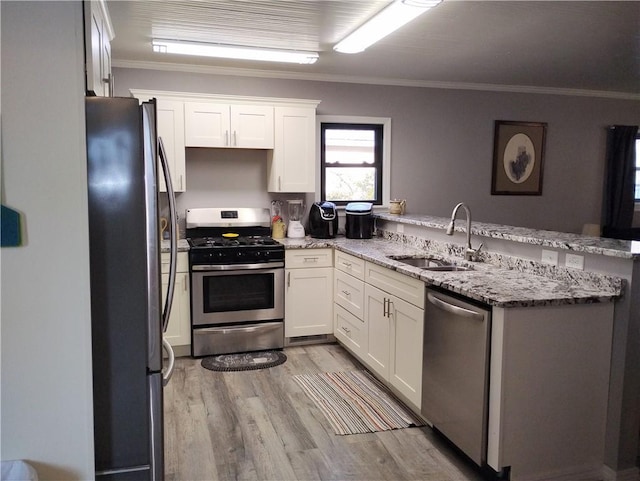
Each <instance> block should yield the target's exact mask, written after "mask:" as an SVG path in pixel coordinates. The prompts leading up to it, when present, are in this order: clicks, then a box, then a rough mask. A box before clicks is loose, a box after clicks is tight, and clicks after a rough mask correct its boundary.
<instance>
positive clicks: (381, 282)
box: [364, 262, 425, 309]
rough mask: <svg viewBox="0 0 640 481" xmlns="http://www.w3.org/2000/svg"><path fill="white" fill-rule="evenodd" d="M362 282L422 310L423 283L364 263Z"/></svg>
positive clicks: (375, 265) (390, 270)
mask: <svg viewBox="0 0 640 481" xmlns="http://www.w3.org/2000/svg"><path fill="white" fill-rule="evenodd" d="M364 280H365V282H367V283H368V284H371V285H372V286H375V287H377V288H378V289H382V290H383V291H385V292H388V293H389V294H393V295H394V296H397V297H399V298H400V299H404V300H405V301H407V302H410V303H411V304H413V305H414V306H418V307H419V308H421V309H424V296H425V293H424V282H422V281H420V280H418V279H414V278H413V277H409V276H405V275H404V274H400V273H399V272H396V271H394V270H392V269H387V268H386V267H381V266H379V265H377V264H373V263H371V262H366V263H365V272H364Z"/></svg>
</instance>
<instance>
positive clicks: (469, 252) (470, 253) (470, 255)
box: [447, 202, 482, 261]
mask: <svg viewBox="0 0 640 481" xmlns="http://www.w3.org/2000/svg"><path fill="white" fill-rule="evenodd" d="M460 207H462V208H463V209H464V211H465V213H466V214H467V247H466V249H465V251H464V258H465V260H467V261H475V260H476V259H477V257H476V256H477V254H478V252H479V251H480V249H481V248H482V244H480V245H479V246H478V248H477V249H474V248H472V247H471V211H470V210H469V207H467V205H466V204H465V203H464V202H460V203H459V204H458V205H456V206H455V207H454V208H453V212H452V213H451V222H449V224H448V225H447V235H453V229H454V227H455V223H456V214H457V213H458V209H460Z"/></svg>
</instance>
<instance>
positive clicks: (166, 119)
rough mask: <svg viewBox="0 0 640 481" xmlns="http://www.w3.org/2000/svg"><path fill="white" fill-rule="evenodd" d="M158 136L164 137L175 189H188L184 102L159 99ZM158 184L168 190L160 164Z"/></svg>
mask: <svg viewBox="0 0 640 481" xmlns="http://www.w3.org/2000/svg"><path fill="white" fill-rule="evenodd" d="M157 122H158V136H159V137H162V143H163V144H164V148H165V152H166V153H167V160H168V162H169V171H170V172H171V181H172V182H173V190H174V191H176V192H184V191H185V190H187V183H186V180H187V176H186V168H185V166H186V162H185V143H184V103H183V102H180V101H176V100H165V99H158V103H157ZM158 186H159V190H160V192H166V191H167V186H166V185H165V182H164V176H163V175H162V166H161V165H160V164H158Z"/></svg>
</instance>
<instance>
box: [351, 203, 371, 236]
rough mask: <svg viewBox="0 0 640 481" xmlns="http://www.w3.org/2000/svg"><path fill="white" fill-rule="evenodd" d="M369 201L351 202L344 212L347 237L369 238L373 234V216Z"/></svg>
mask: <svg viewBox="0 0 640 481" xmlns="http://www.w3.org/2000/svg"><path fill="white" fill-rule="evenodd" d="M372 210H373V204H371V202H351V203H349V204H347V207H346V208H345V213H346V216H347V221H346V225H345V228H346V235H347V239H371V237H372V236H373V216H372V215H371V212H372Z"/></svg>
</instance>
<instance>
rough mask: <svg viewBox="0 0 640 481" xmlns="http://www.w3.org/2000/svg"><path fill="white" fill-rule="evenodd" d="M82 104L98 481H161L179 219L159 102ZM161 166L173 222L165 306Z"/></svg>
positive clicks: (99, 100)
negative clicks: (167, 335) (160, 131)
mask: <svg viewBox="0 0 640 481" xmlns="http://www.w3.org/2000/svg"><path fill="white" fill-rule="evenodd" d="M85 108H86V109H85V110H86V126H87V129H86V141H87V176H88V179H87V180H88V193H89V246H90V268H91V270H90V274H91V326H92V354H93V356H92V362H93V404H94V440H95V469H96V479H98V480H105V481H106V480H110V481H111V480H113V481H130V480H154V481H162V480H163V479H164V466H163V463H164V457H163V412H162V411H163V400H162V391H163V386H164V384H166V382H168V379H169V377H170V376H171V371H172V369H173V352H172V351H171V346H169V344H168V343H167V342H166V341H164V339H163V335H162V334H163V331H165V330H166V326H167V323H168V319H169V313H170V310H171V301H172V298H173V286H174V285H175V266H176V222H175V220H176V217H175V200H174V197H173V189H172V188H171V181H170V178H169V175H168V174H169V170H168V167H167V163H166V157H165V156H164V149H163V147H162V140H161V139H158V138H157V134H156V106H155V101H153V100H152V101H150V102H144V103H143V104H142V105H139V102H138V100H136V99H133V98H101V97H87V98H86V102H85ZM158 158H160V160H161V161H162V163H161V165H162V166H163V168H162V169H158V167H157V166H158V162H157V160H158ZM158 170H161V172H160V175H163V174H164V175H165V178H166V185H167V195H168V203H169V210H170V217H171V220H170V222H169V230H170V234H171V241H170V244H171V268H170V283H169V290H168V293H167V297H166V301H165V303H164V305H162V302H161V300H162V293H161V280H160V236H159V219H158V204H159V195H160V194H159V193H158V188H157V186H158ZM162 195H164V194H162ZM163 351H165V352H166V353H167V354H168V359H169V360H168V362H167V366H166V367H165V368H164V369H163Z"/></svg>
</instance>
